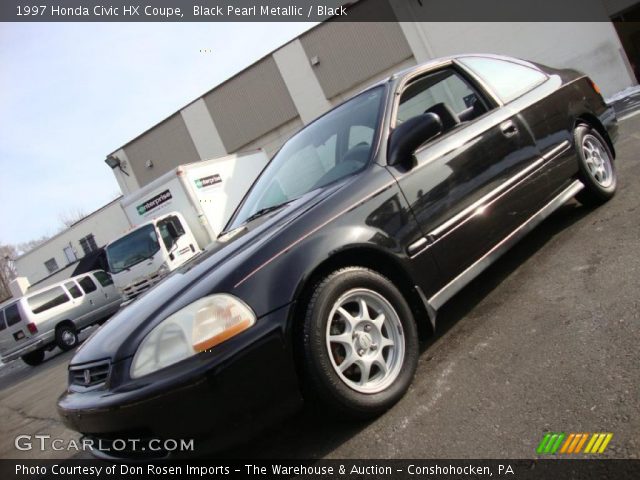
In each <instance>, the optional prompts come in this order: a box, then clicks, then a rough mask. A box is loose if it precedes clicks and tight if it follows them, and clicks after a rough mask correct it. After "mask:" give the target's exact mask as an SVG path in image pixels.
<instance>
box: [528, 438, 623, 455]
mask: <svg viewBox="0 0 640 480" xmlns="http://www.w3.org/2000/svg"><path fill="white" fill-rule="evenodd" d="M612 438H613V433H545V435H544V437H543V438H542V441H541V442H540V444H539V445H538V448H537V449H536V453H537V454H538V455H554V454H556V453H560V454H576V453H591V454H593V453H595V454H598V453H604V451H605V450H606V449H607V446H608V445H609V442H610V441H611V439H612ZM583 448H584V450H583Z"/></svg>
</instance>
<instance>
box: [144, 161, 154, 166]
mask: <svg viewBox="0 0 640 480" xmlns="http://www.w3.org/2000/svg"><path fill="white" fill-rule="evenodd" d="M144 166H145V167H147V168H151V167H153V160H147V161H146V162H144Z"/></svg>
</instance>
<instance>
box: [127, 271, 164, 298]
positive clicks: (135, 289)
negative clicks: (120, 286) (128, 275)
mask: <svg viewBox="0 0 640 480" xmlns="http://www.w3.org/2000/svg"><path fill="white" fill-rule="evenodd" d="M160 280H162V277H161V276H160V275H158V274H157V273H156V274H154V275H151V276H149V278H146V279H144V280H140V281H139V282H136V283H133V284H131V285H130V286H128V287H126V288H125V289H124V290H123V292H122V293H123V294H124V295H125V297H127V298H128V299H134V298H136V297H137V296H138V295H140V294H142V293H144V292H146V291H147V290H149V289H150V288H151V287H152V286H154V285H155V284H156V283H158V282H159V281H160Z"/></svg>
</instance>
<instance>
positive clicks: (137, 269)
mask: <svg viewBox="0 0 640 480" xmlns="http://www.w3.org/2000/svg"><path fill="white" fill-rule="evenodd" d="M267 162H268V158H267V155H266V154H265V153H264V151H262V150H257V151H252V152H247V153H241V154H234V155H228V156H225V157H221V158H215V159H212V160H205V161H202V162H196V163H189V164H185V165H180V166H179V167H176V168H174V169H172V170H170V171H169V172H167V173H165V174H164V175H162V176H161V177H159V178H157V179H155V180H154V181H153V182H151V183H149V184H148V185H145V186H144V187H142V188H141V189H140V190H138V191H136V192H135V193H132V194H130V195H127V196H126V197H124V198H123V199H122V200H121V204H122V208H123V210H124V211H125V213H126V215H127V217H128V218H129V221H130V222H131V225H133V228H132V229H131V230H130V231H129V232H127V233H126V234H124V235H122V236H120V237H118V238H116V239H115V240H113V241H111V242H109V244H108V245H107V246H106V248H105V250H106V254H107V260H108V262H109V269H110V272H111V275H112V277H113V281H114V282H115V284H116V287H117V288H118V289H119V291H120V292H121V293H122V295H123V296H124V297H125V301H126V300H131V299H133V298H135V297H137V296H138V295H140V294H141V293H142V292H144V291H146V290H148V289H149V288H151V287H152V286H153V285H154V284H156V283H158V282H159V281H160V280H161V279H162V278H163V277H165V276H166V275H167V274H168V273H169V272H171V271H172V270H175V269H176V268H178V267H179V266H180V265H182V264H183V263H185V262H186V261H187V260H189V259H190V258H192V257H193V256H195V255H196V254H198V253H199V252H200V251H201V249H202V248H204V247H205V246H207V245H208V244H209V243H211V242H212V241H213V240H215V238H216V237H217V235H218V234H219V233H220V231H221V230H222V228H223V227H224V225H225V224H226V222H227V221H228V220H229V218H230V216H231V214H232V213H233V211H234V210H235V208H236V207H237V206H238V204H239V203H240V201H241V200H242V198H243V197H244V195H245V193H246V192H247V190H248V189H249V187H250V186H251V184H252V183H253V182H254V180H255V179H256V177H257V176H258V174H259V173H260V172H261V171H262V169H263V168H264V167H265V165H266V164H267Z"/></svg>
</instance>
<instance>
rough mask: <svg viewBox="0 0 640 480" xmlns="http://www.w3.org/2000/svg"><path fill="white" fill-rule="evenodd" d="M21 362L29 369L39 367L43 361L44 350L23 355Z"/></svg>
mask: <svg viewBox="0 0 640 480" xmlns="http://www.w3.org/2000/svg"><path fill="white" fill-rule="evenodd" d="M21 358H22V361H23V362H24V363H26V364H27V365H29V366H30V367H35V366H37V365H40V364H41V363H42V362H43V361H44V350H42V349H39V350H34V351H33V352H29V353H27V354H26V355H23V356H22V357H21Z"/></svg>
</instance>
